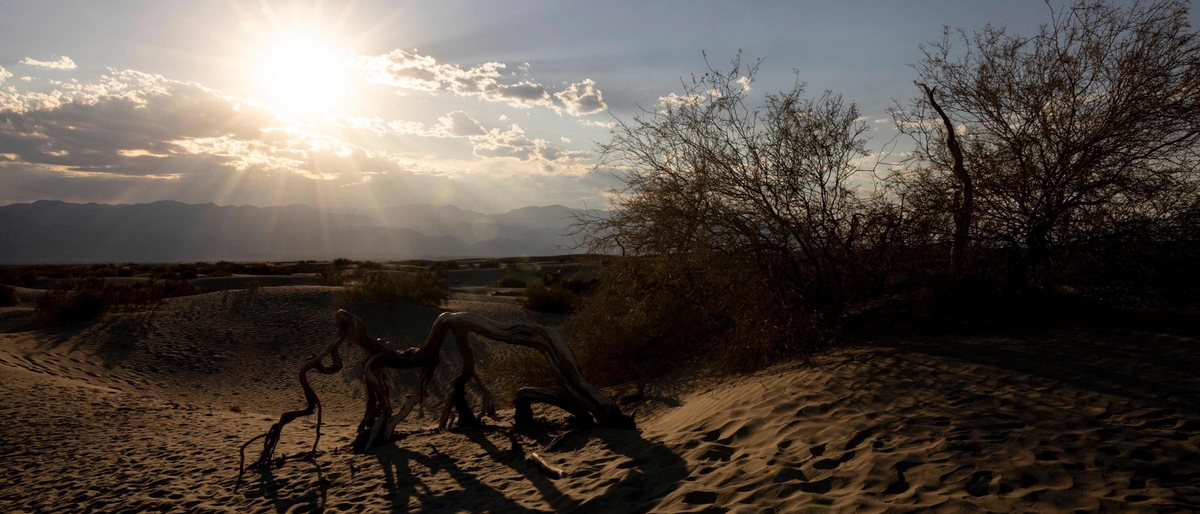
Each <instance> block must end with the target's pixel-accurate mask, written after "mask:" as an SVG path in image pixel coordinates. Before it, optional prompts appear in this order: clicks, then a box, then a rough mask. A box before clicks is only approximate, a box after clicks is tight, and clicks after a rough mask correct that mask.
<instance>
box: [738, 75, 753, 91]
mask: <svg viewBox="0 0 1200 514" xmlns="http://www.w3.org/2000/svg"><path fill="white" fill-rule="evenodd" d="M736 82H737V83H738V84H741V85H742V91H749V90H750V82H751V80H750V77H738V79H737V81H736Z"/></svg>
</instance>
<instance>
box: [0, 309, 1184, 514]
mask: <svg viewBox="0 0 1200 514" xmlns="http://www.w3.org/2000/svg"><path fill="white" fill-rule="evenodd" d="M335 292H336V289H334V288H325V287H265V288H260V289H256V290H244V291H225V292H217V293H210V294H204V295H198V296H193V297H187V298H177V299H172V300H168V301H166V302H164V304H162V305H161V306H159V307H158V308H157V309H155V310H153V311H151V312H132V313H116V314H109V315H106V316H105V317H104V318H103V319H101V320H99V321H96V322H93V323H89V324H85V325H82V326H80V325H77V326H71V327H59V328H53V329H43V328H38V327H37V326H36V324H31V323H29V322H28V319H27V318H28V317H29V316H31V313H30V312H29V309H28V307H27V306H25V307H17V308H6V309H0V311H3V312H0V331H3V332H4V333H0V384H2V386H0V412H2V413H3V416H2V418H3V421H2V422H0V512H68V511H99V512H116V511H180V512H182V511H197V512H208V511H221V512H231V511H232V512H302V511H317V510H323V511H335V512H341V511H355V512H374V511H385V510H398V511H406V510H413V511H425V512H780V513H782V512H810V511H811V512H929V511H932V512H1013V511H1017V512H1021V511H1025V512H1076V511H1087V512H1095V511H1107V512H1114V511H1115V512H1192V511H1197V510H1200V486H1198V484H1200V450H1198V446H1200V376H1198V375H1200V374H1198V373H1197V370H1200V352H1197V351H1196V350H1197V341H1196V338H1195V337H1194V336H1192V335H1189V334H1186V333H1184V332H1182V331H1179V330H1169V329H1151V328H1142V329H1137V330H1134V329H1128V328H1100V327H1082V326H1076V327H1065V328H1056V329H1044V330H1025V331H1008V332H997V333H990V334H981V335H973V336H937V337H934V336H912V337H889V338H887V340H886V341H884V340H875V341H870V340H868V341H860V342H858V343H856V344H854V345H851V346H848V347H844V348H841V349H839V350H836V351H833V352H830V353H828V354H825V355H822V356H820V357H819V358H817V359H816V360H815V361H814V362H812V363H809V364H806V365H799V364H784V365H780V366H777V367H774V368H772V369H769V370H767V371H765V372H761V373H758V374H754V375H751V376H743V377H735V378H726V379H724V380H722V381H721V382H719V383H712V381H711V380H709V381H706V380H702V379H703V378H705V377H704V374H703V372H694V373H693V376H691V377H690V380H682V381H681V380H676V381H674V382H672V381H664V382H661V383H657V384H653V385H652V386H651V389H650V391H649V392H648V393H649V394H648V398H647V399H646V400H644V401H643V402H641V403H639V404H636V405H633V406H631V407H636V408H638V412H639V413H640V414H639V415H638V421H639V425H640V427H641V430H639V431H616V430H603V429H591V430H583V431H576V432H570V433H567V432H566V430H567V429H566V427H565V426H563V425H562V424H561V416H559V415H557V414H556V413H554V412H550V411H543V412H542V414H543V415H546V416H548V417H549V422H548V424H547V425H546V427H544V430H541V431H536V432H530V433H524V434H516V433H513V432H511V431H510V430H507V427H508V426H509V425H510V423H511V417H512V416H511V414H512V413H511V411H502V412H501V416H502V420H500V421H496V422H491V423H492V425H493V427H491V428H489V429H485V430H468V431H437V430H434V429H433V428H432V427H434V426H435V425H436V424H437V422H436V419H433V416H432V415H430V416H428V417H426V418H422V419H413V420H411V421H410V422H406V424H404V425H402V426H401V431H402V432H403V433H404V434H405V437H404V438H403V439H402V440H400V441H398V442H397V443H396V444H395V445H394V446H388V447H384V448H382V449H379V450H376V451H375V452H373V453H371V454H368V455H352V454H348V453H344V452H341V451H338V448H339V447H340V446H343V445H345V444H347V443H348V442H349V441H350V439H351V438H352V435H353V428H354V426H355V424H356V423H357V419H358V416H359V415H360V414H361V408H362V407H361V401H362V400H361V396H360V395H361V391H360V388H359V387H358V385H357V383H356V379H355V377H354V375H353V372H352V371H351V370H347V371H345V372H343V373H342V374H340V375H335V376H331V377H321V378H319V379H317V380H316V381H314V386H315V387H316V389H317V391H318V393H319V394H321V397H322V399H323V401H324V403H325V405H326V424H325V427H324V429H323V432H324V436H323V438H322V440H321V445H320V446H321V449H322V450H324V452H323V453H321V454H320V455H318V456H317V457H316V458H315V459H303V458H298V456H299V455H301V454H302V453H303V452H305V451H307V450H308V449H309V447H310V446H311V444H312V437H313V431H312V420H308V419H302V420H300V421H297V422H295V423H293V424H292V425H289V426H288V428H287V429H286V430H285V431H284V434H283V438H282V440H281V443H280V445H279V450H278V452H277V456H281V457H286V458H285V459H284V461H283V462H282V463H281V464H280V465H278V466H276V467H274V468H273V469H271V470H268V471H251V472H248V473H247V474H246V477H245V480H244V482H243V483H241V484H237V483H236V481H235V479H236V476H237V467H238V451H237V450H238V447H239V446H240V445H241V444H242V443H243V442H244V441H246V440H247V439H249V438H250V437H252V436H254V435H257V434H258V433H261V432H262V431H263V430H265V429H266V428H267V427H268V426H269V425H270V423H271V422H273V421H274V420H275V419H276V418H277V417H278V415H279V413H280V412H281V411H282V410H285V409H290V408H293V407H296V406H299V405H301V404H302V403H303V399H302V397H301V395H300V390H299V387H298V386H297V385H296V381H295V380H296V378H295V369H296V368H297V367H298V366H299V364H300V362H301V359H302V358H303V357H305V356H307V355H308V354H311V353H313V352H314V351H315V350H316V349H317V348H318V347H320V346H321V345H323V344H326V343H327V342H328V341H329V340H330V339H329V338H330V337H332V335H333V331H334V327H333V324H332V322H331V317H332V309H334V308H335V305H334V295H335ZM509 300H510V299H499V300H497V299H492V298H487V297H482V296H472V295H456V296H455V299H454V300H453V301H452V302H451V304H450V305H449V306H448V307H449V308H451V309H455V310H473V311H476V312H480V313H481V314H484V315H487V316H491V317H496V318H501V319H507V320H532V321H541V322H550V321H553V319H544V318H538V317H536V316H532V315H530V314H529V313H527V312H524V311H521V310H520V309H519V308H517V307H516V306H515V305H513V304H512V303H511V302H510V301H509ZM438 312H439V311H437V310H435V309H407V310H405V311H403V312H398V313H388V312H366V313H364V314H363V317H364V319H365V320H366V321H367V323H368V325H369V326H370V327H371V328H372V329H373V331H374V332H375V334H376V335H380V336H383V337H384V338H385V339H388V340H391V341H393V342H394V343H395V344H397V345H406V344H415V343H416V342H417V341H419V340H420V338H421V337H423V335H424V330H425V329H427V328H428V326H429V322H430V321H432V319H433V317H435V316H436V315H437V313H438ZM452 346H453V345H447V347H452ZM347 358H348V360H349V362H351V363H353V362H356V356H355V355H354V354H351V355H349V356H348V357H347ZM350 368H353V366H350ZM484 376H485V379H486V374H485V375H484ZM698 379H699V380H698ZM406 380H411V378H403V377H402V378H399V379H398V380H397V384H396V385H397V387H403V386H404V384H405V383H407V382H406ZM439 380H441V381H444V377H441V378H440V379H439ZM684 383H691V384H695V383H706V384H707V385H704V386H696V385H691V386H684V385H681V384H684ZM432 407H433V409H436V408H438V406H432ZM433 409H431V410H433ZM564 433H567V435H566V437H565V439H563V440H562V441H560V443H559V444H557V445H556V446H555V447H554V448H552V449H546V448H545V447H546V445H548V444H549V443H550V441H551V440H552V439H553V438H554V437H555V436H557V435H562V434H564ZM535 451H536V452H539V453H540V454H541V455H543V456H544V457H545V458H546V460H548V461H549V462H550V463H552V464H553V465H555V466H558V467H560V468H562V469H564V470H565V471H566V472H567V476H565V477H562V478H558V479H552V478H550V477H548V476H546V475H545V474H543V473H542V472H541V471H540V470H538V469H537V468H535V467H533V466H531V465H530V464H528V463H527V462H526V460H525V458H524V457H525V456H526V455H527V454H528V453H530V452H535ZM249 457H250V458H251V459H252V458H253V455H250V456H249Z"/></svg>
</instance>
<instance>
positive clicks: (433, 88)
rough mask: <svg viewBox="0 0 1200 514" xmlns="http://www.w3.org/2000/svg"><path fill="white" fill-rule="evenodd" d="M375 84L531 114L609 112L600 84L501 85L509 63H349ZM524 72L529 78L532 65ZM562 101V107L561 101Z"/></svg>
mask: <svg viewBox="0 0 1200 514" xmlns="http://www.w3.org/2000/svg"><path fill="white" fill-rule="evenodd" d="M349 63H350V65H351V66H352V67H354V68H356V69H358V70H360V71H361V72H363V74H364V75H365V77H366V79H367V80H368V81H369V82H372V83H375V84H382V85H386V86H391V87H395V88H397V89H399V90H400V91H398V92H397V93H398V94H399V93H404V92H405V91H417V92H425V93H437V92H439V91H449V92H451V93H454V94H456V95H459V96H464V97H474V98H479V99H481V100H485V101H488V102H498V103H506V104H508V105H510V106H513V107H517V108H522V109H529V108H533V107H545V108H548V109H552V110H555V111H560V112H561V111H562V110H565V111H566V112H567V113H568V114H570V115H572V116H583V115H586V114H592V113H596V112H599V111H602V110H604V109H606V108H607V105H605V104H604V101H603V100H602V99H601V94H600V90H598V89H596V87H595V82H593V81H592V80H590V79H588V80H584V81H583V82H581V83H578V84H571V86H570V87H569V88H567V89H566V90H564V91H560V92H558V93H551V91H550V90H549V89H548V88H546V87H545V86H543V85H541V84H539V83H537V82H534V81H530V80H522V81H519V82H516V83H512V84H506V83H501V82H500V79H501V78H502V74H501V70H503V69H505V67H506V66H505V64H504V63H498V62H488V63H483V64H479V65H476V66H472V67H466V68H464V67H462V66H459V65H457V64H442V63H438V62H437V59H434V58H433V57H431V56H428V55H419V54H416V53H412V52H406V51H404V50H393V51H391V52H389V53H386V54H383V55H375V56H371V55H356V56H353V57H351V58H350V59H349ZM518 69H520V70H522V71H523V72H526V74H527V73H528V64H526V65H525V66H519V67H518ZM556 99H557V101H556Z"/></svg>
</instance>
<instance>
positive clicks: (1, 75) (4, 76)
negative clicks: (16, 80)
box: [0, 66, 13, 84]
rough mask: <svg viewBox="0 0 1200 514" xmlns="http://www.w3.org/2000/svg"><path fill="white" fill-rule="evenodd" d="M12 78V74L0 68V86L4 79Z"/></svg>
mask: <svg viewBox="0 0 1200 514" xmlns="http://www.w3.org/2000/svg"><path fill="white" fill-rule="evenodd" d="M12 76H13V74H12V72H11V71H8V70H6V69H4V67H3V66H0V84H3V83H4V79H7V78H9V77H12Z"/></svg>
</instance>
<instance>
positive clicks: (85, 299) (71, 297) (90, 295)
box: [34, 276, 199, 325]
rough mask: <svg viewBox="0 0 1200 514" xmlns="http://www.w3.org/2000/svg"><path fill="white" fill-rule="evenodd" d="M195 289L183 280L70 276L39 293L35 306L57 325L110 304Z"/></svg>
mask: <svg viewBox="0 0 1200 514" xmlns="http://www.w3.org/2000/svg"><path fill="white" fill-rule="evenodd" d="M197 293H199V291H198V290H197V289H196V288H195V287H192V285H191V284H189V283H188V282H187V281H185V280H147V281H145V282H141V283H137V284H134V285H131V286H129V285H116V284H112V283H110V282H108V281H107V280H105V279H104V278H103V277H94V276H82V277H70V278H64V279H62V280H61V281H60V282H59V284H58V286H57V287H55V288H54V289H50V290H48V291H46V293H45V294H43V295H42V296H41V297H39V298H38V300H37V302H36V303H35V306H34V310H35V311H36V312H37V314H38V316H39V317H41V319H42V321H43V322H44V323H46V324H47V325H60V324H66V323H75V322H79V321H86V320H88V319H92V318H95V317H97V316H99V315H101V314H103V313H104V311H105V310H106V309H110V308H115V307H121V306H129V305H132V306H143V305H148V304H153V303H157V302H160V301H162V300H164V299H166V298H174V297H179V296H188V295H193V294H197Z"/></svg>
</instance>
